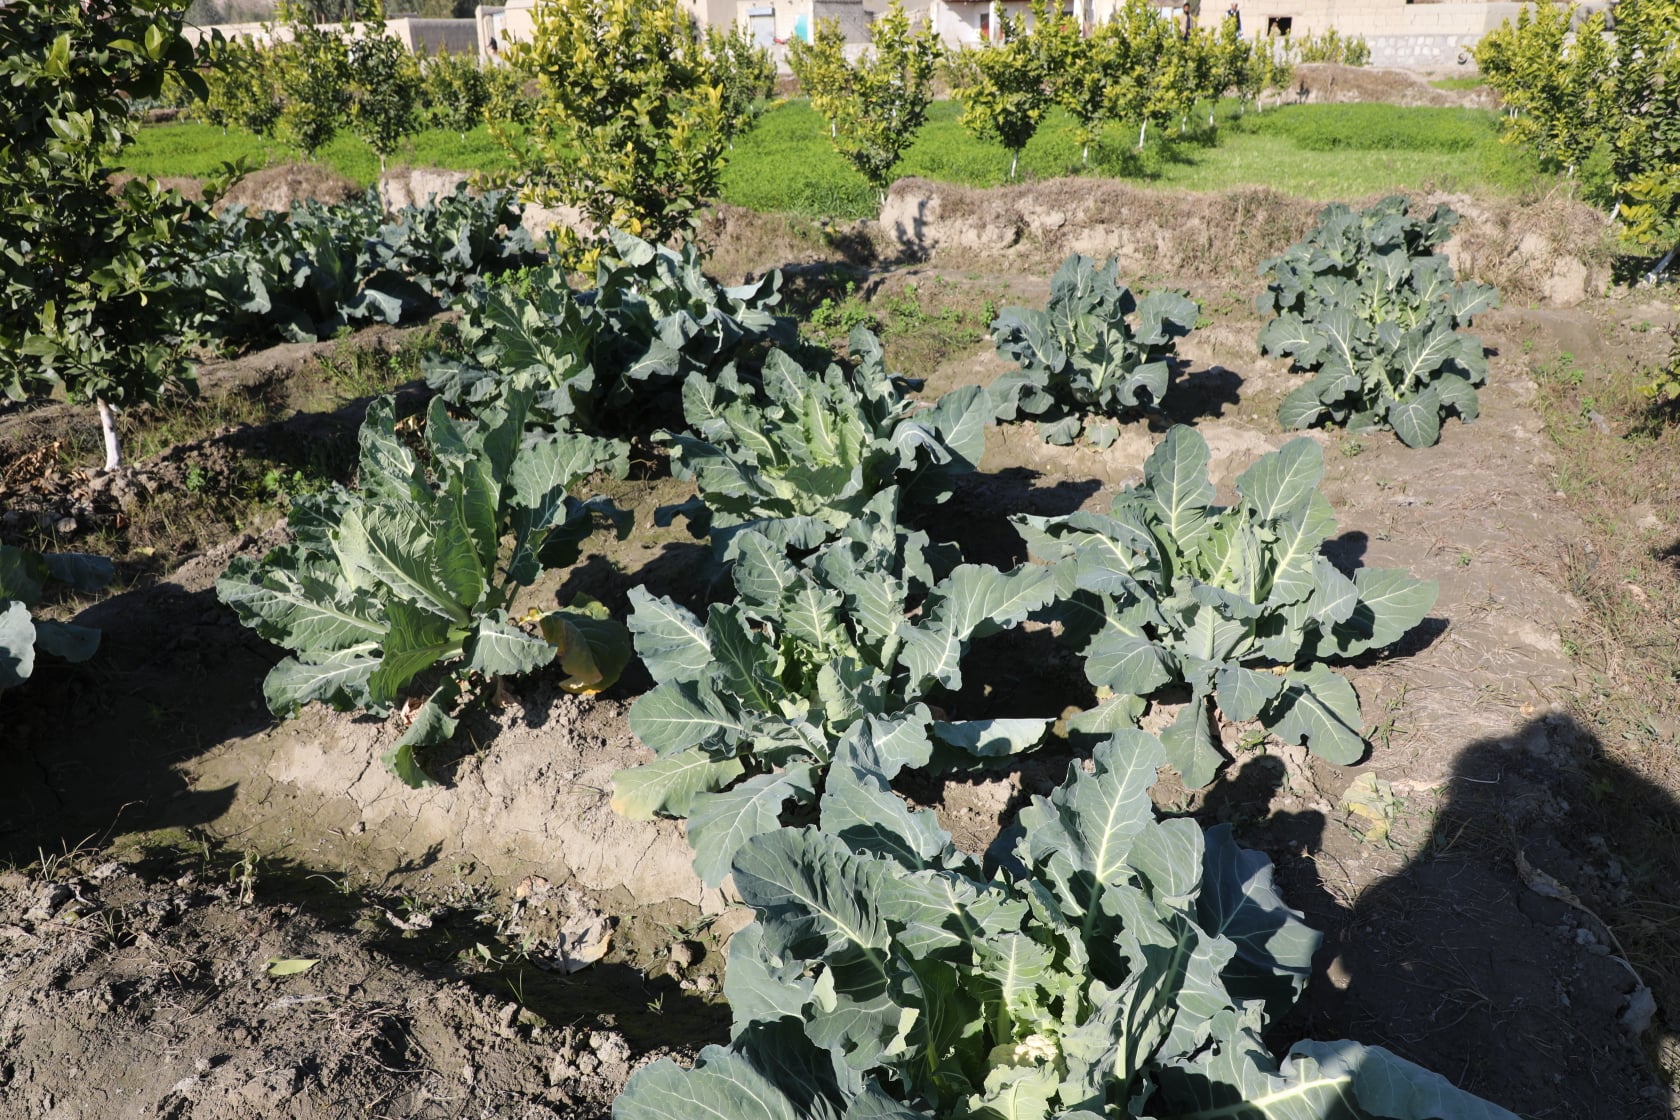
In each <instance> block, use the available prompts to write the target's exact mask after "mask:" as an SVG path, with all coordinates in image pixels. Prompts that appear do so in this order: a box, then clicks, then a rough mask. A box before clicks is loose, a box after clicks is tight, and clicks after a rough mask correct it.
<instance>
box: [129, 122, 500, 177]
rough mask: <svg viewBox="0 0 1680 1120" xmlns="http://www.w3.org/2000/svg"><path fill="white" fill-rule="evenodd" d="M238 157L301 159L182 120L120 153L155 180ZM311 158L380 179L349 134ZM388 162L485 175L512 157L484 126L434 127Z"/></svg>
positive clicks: (207, 170)
mask: <svg viewBox="0 0 1680 1120" xmlns="http://www.w3.org/2000/svg"><path fill="white" fill-rule="evenodd" d="M240 157H244V158H245V159H247V160H249V161H250V162H251V164H252V165H253V166H255V167H266V166H267V165H269V164H271V163H285V162H288V161H290V160H296V159H300V158H302V157H301V156H300V155H299V154H298V152H297V151H296V150H294V149H291V148H287V147H286V146H285V145H284V144H279V143H275V142H273V141H268V140H263V139H262V138H261V137H258V136H254V135H252V134H251V133H249V132H241V131H239V130H237V129H230V130H228V131H225V132H224V131H223V130H222V129H220V128H217V127H216V126H215V125H209V124H203V123H200V122H197V121H187V122H184V123H179V124H164V125H154V126H152V127H150V128H146V129H142V130H141V133H140V139H139V141H138V142H137V143H136V144H134V145H133V146H132V147H130V148H129V149H127V150H126V151H125V152H123V169H124V170H125V171H132V172H134V173H135V174H137V175H151V176H154V177H156V178H159V179H163V178H169V177H174V176H183V177H189V178H194V179H198V178H203V177H204V176H206V175H209V174H211V173H212V172H214V171H216V170H217V169H218V168H219V167H220V166H221V164H222V163H223V162H224V161H225V162H232V161H233V160H235V159H238V158H240ZM315 158H316V160H317V162H319V163H321V164H324V165H325V166H327V167H330V168H332V170H334V171H336V172H338V173H339V174H340V175H343V176H344V177H345V178H347V179H354V180H355V181H356V182H358V183H361V184H362V185H363V186H371V185H372V184H373V182H374V180H375V179H377V178H379V157H378V156H376V155H374V154H373V151H372V149H370V148H369V147H368V146H367V145H366V144H365V143H363V142H362V141H361V140H359V139H357V138H356V137H355V136H354V135H352V134H350V133H348V132H341V133H339V134H338V135H337V136H336V137H334V138H333V140H332V142H331V143H330V144H328V145H326V146H325V147H324V148H322V149H321V150H320V151H318V152H316V153H315ZM390 163H391V165H392V166H401V165H408V166H413V167H449V168H455V169H457V170H460V171H483V172H489V173H496V172H502V171H511V170H512V169H513V161H512V160H510V159H509V158H508V157H507V153H506V152H505V151H504V150H503V149H502V146H501V145H500V144H498V143H497V142H496V139H495V137H493V136H491V135H490V129H489V128H488V127H486V126H483V125H481V126H479V127H478V128H475V129H473V130H472V131H471V132H469V133H467V134H466V135H465V136H462V135H460V134H458V133H455V132H451V131H448V130H439V129H434V130H431V131H428V132H422V133H421V134H420V135H418V136H415V137H412V138H410V139H409V140H408V141H407V142H405V143H404V145H403V147H402V149H401V150H400V151H399V152H398V153H397V154H396V155H394V156H393V157H391V160H390Z"/></svg>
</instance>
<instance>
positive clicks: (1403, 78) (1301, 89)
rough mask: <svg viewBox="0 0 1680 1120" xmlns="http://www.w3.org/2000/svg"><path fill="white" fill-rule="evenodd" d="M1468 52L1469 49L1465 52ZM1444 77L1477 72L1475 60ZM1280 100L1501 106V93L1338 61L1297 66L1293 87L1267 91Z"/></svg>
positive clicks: (1410, 72)
mask: <svg viewBox="0 0 1680 1120" xmlns="http://www.w3.org/2000/svg"><path fill="white" fill-rule="evenodd" d="M1465 53H1466V54H1468V52H1465ZM1442 73H1443V75H1444V76H1465V75H1467V74H1474V73H1475V62H1474V60H1468V61H1467V62H1466V63H1465V65H1464V67H1463V69H1460V70H1454V71H1443V72H1442ZM1266 99H1267V100H1268V101H1276V102H1287V101H1297V102H1341V101H1380V102H1386V103H1388V104H1390V105H1442V106H1463V107H1465V108H1471V109H1497V108H1498V107H1499V95H1498V94H1497V93H1495V92H1494V91H1493V89H1492V88H1491V87H1489V86H1478V87H1476V88H1475V89H1436V88H1435V87H1434V86H1432V85H1430V84H1429V80H1428V78H1427V76H1426V75H1424V74H1422V73H1420V72H1418V71H1416V70H1404V69H1401V68H1399V67H1386V66H1343V65H1341V64H1340V63H1336V62H1308V63H1303V64H1301V65H1298V66H1296V67H1295V80H1294V83H1293V86H1292V87H1291V88H1290V89H1287V90H1284V91H1282V92H1281V93H1271V92H1268V93H1267V94H1266Z"/></svg>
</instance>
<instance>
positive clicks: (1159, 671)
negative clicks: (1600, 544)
mask: <svg viewBox="0 0 1680 1120" xmlns="http://www.w3.org/2000/svg"><path fill="white" fill-rule="evenodd" d="M1208 459H1209V456H1208V449H1207V444H1206V442H1205V441H1203V439H1202V437H1201V436H1200V435H1198V434H1197V433H1196V432H1195V430H1194V429H1191V428H1187V427H1182V426H1180V427H1175V428H1173V429H1172V430H1171V431H1169V432H1168V433H1167V436H1166V438H1165V439H1164V440H1162V441H1161V444H1160V445H1159V446H1158V447H1157V448H1156V449H1155V451H1154V452H1153V453H1152V454H1151V455H1150V456H1149V459H1148V461H1147V462H1146V463H1145V464H1144V481H1143V484H1142V485H1141V486H1138V487H1135V488H1133V489H1131V490H1127V491H1126V492H1124V493H1122V494H1121V495H1120V496H1119V497H1118V498H1116V499H1115V501H1114V506H1113V509H1112V510H1111V511H1110V512H1109V513H1108V514H1106V515H1103V514H1094V513H1075V514H1072V515H1070V516H1067V517H1055V518H1040V517H1020V518H1017V519H1016V523H1017V525H1018V526H1020V528H1021V530H1022V532H1023V534H1024V535H1025V536H1026V537H1027V539H1028V544H1029V546H1030V547H1031V548H1032V550H1033V551H1034V553H1036V554H1037V555H1039V556H1041V557H1043V558H1045V559H1047V560H1052V561H1054V562H1055V563H1056V566H1057V578H1058V581H1059V588H1060V591H1061V595H1062V599H1061V601H1060V602H1059V603H1058V606H1057V611H1058V613H1059V614H1060V616H1061V617H1062V618H1063V620H1064V622H1065V624H1066V627H1067V632H1068V634H1069V635H1070V637H1072V639H1073V640H1075V641H1077V642H1079V643H1080V644H1081V648H1082V649H1083V650H1084V654H1085V675H1086V676H1087V677H1088V678H1089V679H1090V681H1091V683H1092V684H1095V685H1097V686H1098V687H1099V688H1102V689H1107V690H1111V691H1112V692H1113V693H1115V694H1117V695H1118V696H1121V697H1146V696H1152V695H1156V694H1158V693H1160V692H1161V691H1162V690H1163V689H1166V688H1168V687H1169V686H1174V685H1188V686H1189V688H1190V702H1189V703H1188V704H1186V705H1185V706H1184V708H1183V709H1182V711H1181V712H1180V714H1179V716H1178V718H1177V719H1176V721H1175V722H1174V723H1173V724H1172V726H1171V727H1169V728H1168V729H1167V731H1166V732H1165V734H1164V736H1163V739H1164V741H1165V742H1166V744H1167V751H1168V759H1169V760H1170V761H1171V762H1172V764H1173V765H1174V766H1175V767H1177V768H1178V771H1179V773H1180V774H1181V775H1182V776H1183V778H1184V781H1185V783H1186V784H1187V785H1189V786H1191V787H1199V786H1204V785H1206V784H1207V783H1208V782H1210V781H1212V780H1213V776H1214V773H1215V771H1216V770H1217V769H1218V768H1219V766H1220V764H1221V761H1222V759H1221V755H1220V752H1219V743H1218V739H1217V736H1216V734H1215V732H1214V728H1213V725H1212V722H1211V715H1212V711H1211V707H1212V705H1213V704H1215V703H1217V705H1218V707H1219V708H1220V710H1222V711H1223V712H1224V714H1225V715H1226V717H1227V718H1229V719H1233V720H1251V719H1258V720H1259V721H1260V722H1261V724H1263V725H1264V726H1265V727H1266V728H1267V729H1268V730H1270V731H1271V732H1272V733H1273V734H1275V735H1277V736H1278V737H1279V738H1281V739H1284V740H1285V741H1287V742H1292V743H1305V744H1306V745H1307V746H1308V748H1309V749H1310V750H1312V751H1313V753H1315V754H1317V755H1319V756H1320V757H1322V758H1325V759H1328V760H1329V761H1331V762H1336V763H1342V764H1346V763H1351V762H1354V761H1356V760H1357V759H1358V758H1359V757H1360V755H1361V754H1362V753H1363V752H1364V749H1365V742H1364V738H1363V736H1362V726H1363V725H1362V724H1361V722H1360V714H1359V699H1358V697H1357V696H1356V695H1355V694H1354V691H1353V686H1352V685H1350V684H1349V683H1348V682H1347V680H1346V679H1344V678H1343V677H1341V676H1338V675H1337V674H1335V673H1333V672H1331V671H1330V670H1329V669H1328V668H1326V667H1325V666H1324V665H1323V664H1321V662H1323V661H1325V660H1328V659H1333V658H1347V657H1353V656H1356V655H1358V654H1361V653H1364V652H1366V651H1367V650H1374V649H1382V648H1383V647H1385V646H1388V645H1392V644H1393V643H1394V642H1396V641H1398V640H1399V639H1400V638H1401V637H1402V636H1404V635H1405V634H1406V633H1407V632H1408V631H1409V630H1411V629H1412V627H1414V626H1416V625H1417V624H1418V623H1419V622H1420V621H1422V619H1423V617H1424V615H1425V614H1426V613H1427V612H1428V610H1429V608H1430V607H1431V606H1433V605H1434V603H1435V594H1436V586H1435V584H1434V583H1431V582H1426V581H1423V580H1416V579H1413V578H1411V577H1410V576H1408V575H1406V574H1405V573H1404V572H1400V571H1393V570H1387V569H1372V568H1366V569H1361V570H1360V571H1358V572H1357V573H1356V574H1355V575H1354V576H1353V578H1351V579H1350V578H1349V577H1348V576H1346V575H1344V574H1343V573H1342V572H1340V571H1338V570H1337V569H1336V567H1335V566H1334V565H1332V564H1331V563H1330V561H1329V560H1328V559H1327V558H1326V557H1325V556H1324V555H1323V552H1322V551H1321V549H1320V546H1321V545H1322V544H1323V543H1324V542H1325V541H1326V540H1328V539H1329V537H1330V535H1331V534H1332V533H1334V532H1335V530H1336V518H1335V514H1334V513H1332V512H1331V509H1330V505H1329V503H1328V502H1326V501H1325V499H1324V497H1323V495H1322V494H1320V493H1319V491H1318V483H1319V481H1320V479H1321V478H1322V477H1323V475H1324V459H1323V453H1322V452H1321V451H1320V450H1319V448H1318V445H1317V444H1315V443H1313V442H1312V441H1311V440H1306V439H1297V440H1292V441H1291V442H1289V443H1287V444H1285V445H1284V446H1283V448H1282V449H1281V450H1278V451H1275V452H1272V453H1271V454H1268V455H1264V456H1261V457H1260V458H1259V459H1258V460H1256V461H1255V463H1254V465H1253V466H1251V467H1249V469H1248V470H1246V471H1245V472H1243V474H1242V475H1241V476H1240V477H1239V478H1238V479H1237V492H1238V495H1239V499H1240V500H1239V501H1238V502H1237V504H1236V505H1234V506H1230V507H1223V506H1217V505H1214V504H1213V499H1214V489H1213V484H1212V482H1210V481H1209V480H1208V477H1207V467H1208ZM1112 703H1120V704H1122V705H1123V704H1124V701H1116V702H1112ZM1084 718H1087V719H1090V718H1096V717H1094V716H1093V714H1091V713H1087V716H1086V717H1084Z"/></svg>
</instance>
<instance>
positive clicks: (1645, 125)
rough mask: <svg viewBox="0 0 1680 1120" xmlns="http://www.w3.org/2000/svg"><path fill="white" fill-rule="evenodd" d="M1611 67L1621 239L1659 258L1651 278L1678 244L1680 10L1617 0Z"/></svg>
mask: <svg viewBox="0 0 1680 1120" xmlns="http://www.w3.org/2000/svg"><path fill="white" fill-rule="evenodd" d="M1611 65H1612V75H1613V77H1612V83H1611V94H1610V101H1611V109H1610V112H1609V114H1607V127H1608V130H1609V134H1610V140H1609V146H1610V170H1611V174H1612V176H1614V178H1615V181H1616V192H1617V203H1618V206H1617V212H1618V214H1619V216H1620V218H1621V234H1622V239H1623V242H1624V243H1625V244H1627V245H1628V246H1629V247H1630V248H1632V249H1634V250H1635V251H1636V252H1649V253H1652V254H1656V253H1662V254H1663V257H1662V259H1661V260H1660V261H1658V262H1657V265H1656V267H1655V268H1653V269H1652V270H1651V272H1650V273H1649V274H1648V276H1647V279H1648V280H1651V281H1655V279H1656V278H1657V277H1658V276H1659V275H1661V274H1662V273H1663V271H1665V270H1666V269H1667V268H1668V265H1669V263H1670V262H1671V261H1673V259H1674V256H1675V252H1676V246H1680V7H1676V6H1675V5H1674V4H1673V3H1671V2H1667V0H1622V2H1621V3H1620V4H1618V5H1617V6H1616V45H1615V53H1614V56H1613V58H1612V60H1611Z"/></svg>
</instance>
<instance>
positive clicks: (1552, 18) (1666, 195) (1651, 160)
mask: <svg viewBox="0 0 1680 1120" xmlns="http://www.w3.org/2000/svg"><path fill="white" fill-rule="evenodd" d="M1576 15H1577V12H1576V9H1575V7H1574V6H1565V5H1562V4H1539V5H1537V6H1535V7H1534V8H1533V9H1529V8H1526V7H1525V8H1523V9H1522V11H1521V12H1519V13H1518V15H1517V19H1516V22H1515V23H1512V22H1510V21H1506V22H1505V23H1503V24H1501V25H1500V27H1499V28H1498V29H1496V30H1495V31H1492V32H1490V33H1489V34H1488V35H1486V36H1484V37H1483V39H1482V41H1481V42H1480V43H1479V44H1478V45H1477V46H1476V48H1475V54H1476V64H1477V65H1478V66H1479V67H1480V68H1481V70H1482V72H1483V74H1485V75H1486V76H1487V80H1488V84H1489V85H1491V86H1493V88H1494V89H1496V90H1498V91H1499V94H1500V96H1501V97H1503V98H1504V100H1505V106H1506V112H1507V121H1506V138H1507V139H1509V140H1512V141H1515V142H1523V143H1527V144H1529V145H1530V146H1532V147H1533V148H1534V150H1535V152H1536V153H1537V154H1538V155H1539V156H1540V157H1541V159H1543V160H1545V161H1547V162H1549V163H1552V164H1554V165H1556V166H1558V167H1560V168H1563V169H1565V170H1566V171H1568V172H1569V174H1571V175H1574V174H1576V172H1577V171H1578V170H1579V168H1580V167H1581V166H1582V165H1583V164H1584V163H1585V162H1586V160H1587V158H1588V157H1589V156H1594V157H1597V156H1600V155H1602V156H1603V157H1604V158H1605V162H1606V163H1607V164H1608V167H1609V174H1608V176H1607V177H1605V179H1604V180H1603V181H1602V182H1593V181H1589V182H1587V184H1586V186H1587V190H1588V195H1589V197H1590V198H1594V199H1595V200H1596V201H1599V202H1602V203H1604V204H1605V205H1608V206H1611V207H1612V211H1613V213H1614V214H1615V216H1616V217H1618V218H1619V219H1620V227H1621V228H1620V233H1621V236H1622V239H1623V242H1624V244H1626V245H1627V246H1628V247H1629V248H1630V249H1633V250H1634V251H1635V252H1648V253H1652V254H1656V253H1664V252H1665V250H1666V251H1667V252H1666V255H1665V256H1664V257H1663V259H1662V260H1661V261H1660V262H1658V265H1657V267H1656V268H1655V269H1653V270H1652V274H1651V275H1652V278H1653V279H1654V278H1655V276H1656V275H1659V274H1660V273H1661V272H1662V271H1663V270H1664V269H1666V267H1667V265H1668V263H1669V261H1671V260H1673V258H1674V252H1673V249H1674V247H1675V244H1676V242H1680V8H1677V7H1676V6H1675V5H1674V4H1673V3H1672V0H1622V2H1621V3H1619V4H1617V5H1616V8H1615V34H1614V37H1613V39H1612V38H1607V37H1606V27H1607V23H1606V20H1605V17H1604V15H1603V13H1594V14H1592V15H1589V16H1586V17H1584V18H1581V19H1580V20H1579V22H1576ZM1572 26H1573V30H1571V28H1572ZM1595 162H1596V160H1595Z"/></svg>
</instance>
